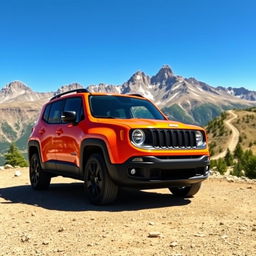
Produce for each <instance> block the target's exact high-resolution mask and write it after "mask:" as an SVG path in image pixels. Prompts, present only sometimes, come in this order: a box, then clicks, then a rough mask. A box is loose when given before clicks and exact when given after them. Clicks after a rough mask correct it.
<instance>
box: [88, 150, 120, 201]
mask: <svg viewBox="0 0 256 256" xmlns="http://www.w3.org/2000/svg"><path fill="white" fill-rule="evenodd" d="M84 181H85V183H84V185H85V191H86V192H87V195H88V197H89V200H90V202H91V203H93V204H96V205H104V204H109V203H111V202H113V201H114V200H115V199H116V197H117V193H118V186H117V185H115V184H114V183H113V181H112V180H111V179H110V177H109V174H108V170H107V167H106V164H105V161H104V158H103V156H102V155H101V154H99V153H96V154H92V155H91V156H90V157H89V159H88V161H87V163H86V166H85V175H84Z"/></svg>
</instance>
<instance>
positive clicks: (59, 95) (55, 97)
mask: <svg viewBox="0 0 256 256" xmlns="http://www.w3.org/2000/svg"><path fill="white" fill-rule="evenodd" d="M73 92H76V93H81V92H89V91H88V90H87V89H75V90H71V91H67V92H63V93H60V94H57V95H55V96H54V97H52V98H51V99H50V101H52V100H55V99H57V98H60V97H61V96H63V95H65V94H69V93H73Z"/></svg>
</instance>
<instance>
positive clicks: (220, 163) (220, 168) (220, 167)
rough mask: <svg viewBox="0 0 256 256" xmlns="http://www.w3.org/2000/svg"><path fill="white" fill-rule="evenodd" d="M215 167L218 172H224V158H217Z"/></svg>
mask: <svg viewBox="0 0 256 256" xmlns="http://www.w3.org/2000/svg"><path fill="white" fill-rule="evenodd" d="M216 169H217V171H218V172H219V173H220V174H225V172H226V171H227V165H226V163H225V161H224V159H222V158H219V159H218V160H217V164H216Z"/></svg>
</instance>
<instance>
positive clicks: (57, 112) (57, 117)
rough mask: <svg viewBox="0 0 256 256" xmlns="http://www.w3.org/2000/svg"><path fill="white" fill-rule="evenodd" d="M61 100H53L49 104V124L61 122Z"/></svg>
mask: <svg viewBox="0 0 256 256" xmlns="http://www.w3.org/2000/svg"><path fill="white" fill-rule="evenodd" d="M63 104H64V101H63V100H59V101H55V102H53V103H52V104H51V110H50V114H49V118H48V123H49V124H59V123H61V113H62V110H63Z"/></svg>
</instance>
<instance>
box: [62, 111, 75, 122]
mask: <svg viewBox="0 0 256 256" xmlns="http://www.w3.org/2000/svg"><path fill="white" fill-rule="evenodd" d="M61 120H62V121H63V122H64V123H76V112H75V111H65V112H63V114H62V116H61Z"/></svg>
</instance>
